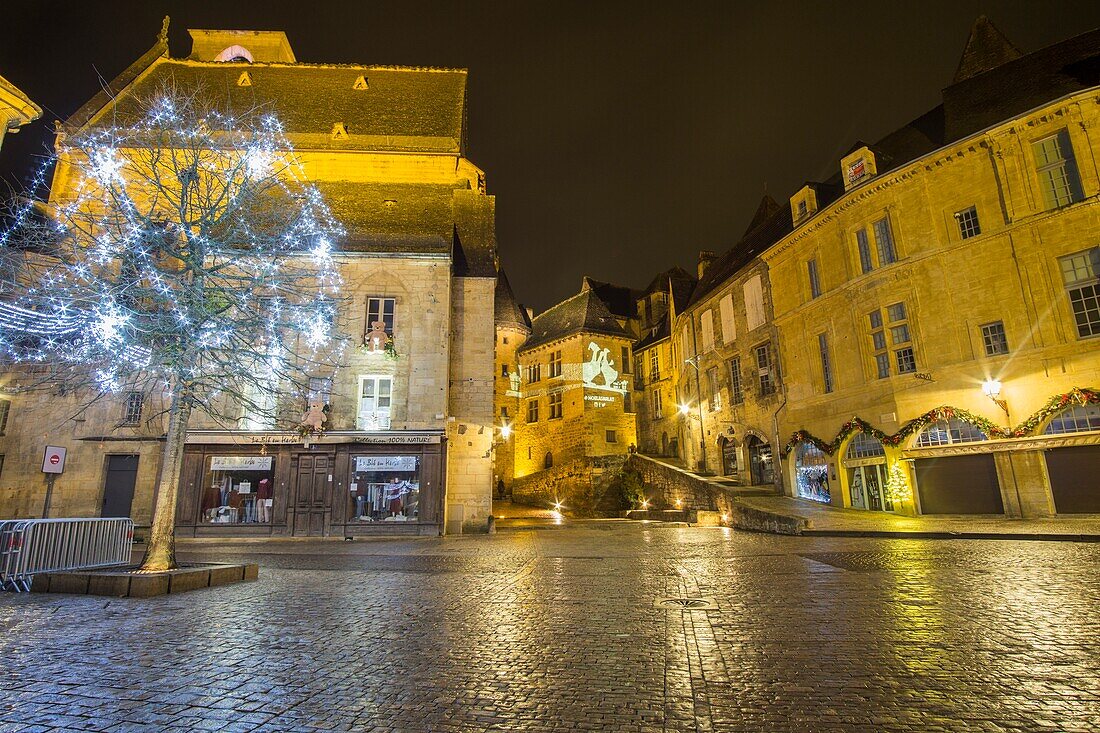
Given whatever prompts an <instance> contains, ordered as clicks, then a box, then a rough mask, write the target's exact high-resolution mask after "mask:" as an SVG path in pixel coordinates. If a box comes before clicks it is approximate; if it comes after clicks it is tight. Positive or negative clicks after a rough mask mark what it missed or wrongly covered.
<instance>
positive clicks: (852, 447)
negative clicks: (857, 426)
mask: <svg viewBox="0 0 1100 733" xmlns="http://www.w3.org/2000/svg"><path fill="white" fill-rule="evenodd" d="M884 455H886V449H885V448H883V447H882V441H880V440H879V439H878V438H875V437H873V436H870V435H868V434H867V433H856V437H854V438H852V442H851V443H850V444H849V445H848V453H847V456H848V458H849V459H858V458H877V457H878V456H884Z"/></svg>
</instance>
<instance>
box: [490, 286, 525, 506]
mask: <svg viewBox="0 0 1100 733" xmlns="http://www.w3.org/2000/svg"><path fill="white" fill-rule="evenodd" d="M494 305H495V316H496V317H495V326H496V348H495V361H496V364H495V365H496V369H495V371H494V374H495V377H494V387H493V405H494V410H495V412H496V425H495V426H494V435H493V488H494V495H495V496H496V497H497V498H503V497H504V495H505V494H506V493H507V492H508V491H509V490H510V489H511V488H512V479H513V478H514V477H515V465H514V462H515V442H514V440H515V438H514V433H515V426H516V420H517V418H518V416H519V415H520V406H521V404H522V401H523V392H521V391H520V388H521V378H520V374H521V371H520V367H519V359H518V357H517V355H516V352H517V351H519V349H520V348H521V347H522V346H523V344H524V343H525V342H526V341H527V338H528V337H529V336H530V335H531V318H530V316H529V315H528V313H527V311H526V310H525V309H524V308H523V307H522V306H521V305H520V304H519V303H518V302H517V301H516V297H515V294H514V293H513V291H512V286H511V285H510V284H509V283H508V276H507V275H506V274H505V273H504V270H500V272H499V273H498V275H497V288H496V297H495V303H494Z"/></svg>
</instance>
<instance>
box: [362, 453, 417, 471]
mask: <svg viewBox="0 0 1100 733" xmlns="http://www.w3.org/2000/svg"><path fill="white" fill-rule="evenodd" d="M355 470H356V471H415V470H416V456H356V457H355Z"/></svg>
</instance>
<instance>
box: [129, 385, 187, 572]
mask: <svg viewBox="0 0 1100 733" xmlns="http://www.w3.org/2000/svg"><path fill="white" fill-rule="evenodd" d="M171 399H172V405H171V407H170V408H169V410H168V435H167V436H166V438H165V441H164V454H163V455H162V456H161V462H160V479H159V480H158V481H157V491H156V496H157V499H156V504H155V506H154V508H153V523H152V526H151V527H150V529H149V547H148V549H146V550H145V558H144V559H143V560H142V561H141V569H142V570H150V571H158V570H173V569H175V568H176V567H178V566H177V565H176V500H177V499H178V497H179V489H180V470H181V469H182V467H183V442H184V439H185V438H186V437H187V423H188V421H189V420H190V418H191V401H190V399H189V398H188V397H187V396H185V395H184V394H183V391H182V390H181V388H180V387H179V385H176V384H174V385H173V386H172V398H171Z"/></svg>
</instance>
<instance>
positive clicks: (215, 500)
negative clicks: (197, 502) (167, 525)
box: [199, 456, 275, 524]
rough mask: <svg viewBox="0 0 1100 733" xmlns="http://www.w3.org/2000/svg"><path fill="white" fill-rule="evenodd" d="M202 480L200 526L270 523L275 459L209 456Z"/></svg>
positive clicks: (272, 505) (273, 502)
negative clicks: (201, 524)
mask: <svg viewBox="0 0 1100 733" xmlns="http://www.w3.org/2000/svg"><path fill="white" fill-rule="evenodd" d="M206 469H207V470H206V475H205V479H204V480H203V494H202V516H201V517H199V521H200V522H202V523H203V524H270V523H271V515H272V509H273V508H274V504H275V498H274V494H273V491H272V489H273V488H274V485H275V457H274V456H211V457H210V458H208V459H206Z"/></svg>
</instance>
